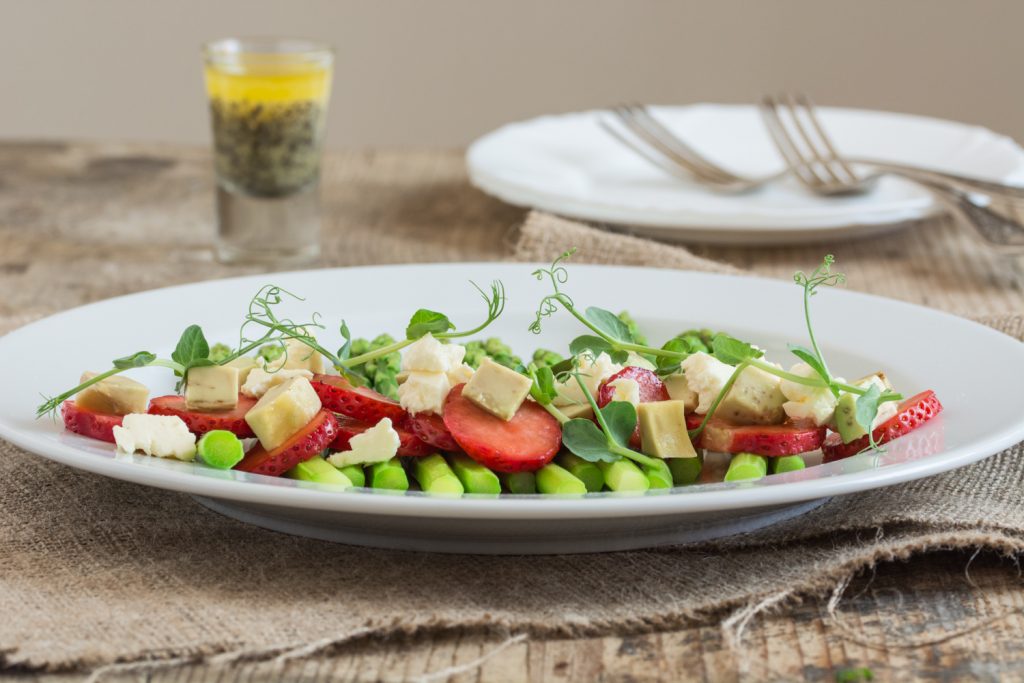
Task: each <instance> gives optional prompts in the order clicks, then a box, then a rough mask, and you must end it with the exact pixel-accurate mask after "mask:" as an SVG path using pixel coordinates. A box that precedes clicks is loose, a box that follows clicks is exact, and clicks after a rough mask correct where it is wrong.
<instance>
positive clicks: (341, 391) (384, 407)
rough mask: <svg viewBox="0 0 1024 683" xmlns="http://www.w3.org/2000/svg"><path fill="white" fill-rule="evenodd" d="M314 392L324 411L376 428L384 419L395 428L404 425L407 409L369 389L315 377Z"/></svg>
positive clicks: (342, 380)
mask: <svg viewBox="0 0 1024 683" xmlns="http://www.w3.org/2000/svg"><path fill="white" fill-rule="evenodd" d="M312 384H313V389H314V390H315V391H316V394H317V396H319V397H320V402H321V403H322V404H323V406H324V408H327V409H328V410H332V411H334V412H336V413H341V414H342V415H347V416H348V417H352V418H355V419H357V420H359V421H360V422H366V423H368V424H377V423H378V422H380V421H381V420H382V419H384V418H385V417H387V418H391V421H392V422H393V423H395V424H400V423H402V422H404V420H405V418H406V412H405V409H403V408H402V406H401V405H399V404H398V403H397V402H396V401H392V400H391V399H390V398H388V397H387V396H384V395H383V394H380V393H377V392H376V391H374V390H373V389H369V388H367V387H357V386H353V385H352V383H351V382H349V381H348V380H347V379H345V378H344V377H340V376H338V375H313V381H312Z"/></svg>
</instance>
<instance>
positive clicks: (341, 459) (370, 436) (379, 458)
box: [327, 417, 401, 467]
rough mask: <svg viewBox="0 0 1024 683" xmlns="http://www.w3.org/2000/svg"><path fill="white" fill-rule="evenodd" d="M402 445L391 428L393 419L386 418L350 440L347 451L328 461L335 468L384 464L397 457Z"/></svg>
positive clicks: (335, 454) (334, 455) (331, 457)
mask: <svg viewBox="0 0 1024 683" xmlns="http://www.w3.org/2000/svg"><path fill="white" fill-rule="evenodd" d="M400 444H401V438H400V437H399V436H398V432H396V431H395V429H394V427H392V426H391V419H390V418H387V417H385V418H384V419H382V420H381V421H380V422H378V423H377V424H375V425H374V426H373V427H370V428H369V429H367V430H366V431H365V432H363V433H362V434H356V435H355V436H353V437H352V438H351V439H349V442H348V447H349V449H348V450H347V451H341V452H340V453H334V454H332V455H331V456H330V457H329V458H327V460H328V461H330V463H331V464H332V465H334V466H335V467H347V466H349V465H368V464H371V463H375V462H384V461H386V460H390V459H391V458H393V457H395V454H396V453H398V447H399V445H400Z"/></svg>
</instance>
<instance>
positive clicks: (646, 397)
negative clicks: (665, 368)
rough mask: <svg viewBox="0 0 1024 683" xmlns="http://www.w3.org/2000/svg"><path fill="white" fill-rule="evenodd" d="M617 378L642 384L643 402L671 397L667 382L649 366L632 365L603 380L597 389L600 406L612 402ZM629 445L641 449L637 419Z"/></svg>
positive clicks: (665, 399) (641, 400)
mask: <svg viewBox="0 0 1024 683" xmlns="http://www.w3.org/2000/svg"><path fill="white" fill-rule="evenodd" d="M617 379H631V380H633V381H634V382H636V383H637V384H638V385H639V386H640V402H641V403H651V402H654V401H667V400H669V399H670V398H671V397H670V396H669V395H668V389H666V388H665V383H664V382H662V381H661V378H660V377H658V376H657V375H656V374H655V373H653V372H651V371H650V370H648V369H647V368H638V367H636V366H635V365H630V366H628V367H625V368H622V369H621V370H619V371H618V372H616V373H615V374H614V375H612V376H611V377H609V378H608V379H606V380H605V381H603V382H601V386H600V387H598V390H597V405H598V407H600V408H603V407H605V406H606V405H608V404H609V403H611V402H612V398H614V396H615V387H613V386H612V382H614V381H615V380H617ZM629 447H630V448H632V449H634V450H640V422H639V421H637V424H636V429H634V430H633V436H631V437H630V438H629Z"/></svg>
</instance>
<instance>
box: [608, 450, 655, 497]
mask: <svg viewBox="0 0 1024 683" xmlns="http://www.w3.org/2000/svg"><path fill="white" fill-rule="evenodd" d="M597 466H598V467H600V468H601V473H602V474H603V475H604V483H605V484H606V485H607V486H608V488H610V489H611V490H612V491H646V490H647V489H649V488H650V487H651V484H650V482H649V481H647V475H645V474H644V473H643V472H641V471H640V468H639V467H637V466H636V465H634V464H633V461H632V460H626V459H625V458H623V459H622V460H616V461H615V462H599V463H597Z"/></svg>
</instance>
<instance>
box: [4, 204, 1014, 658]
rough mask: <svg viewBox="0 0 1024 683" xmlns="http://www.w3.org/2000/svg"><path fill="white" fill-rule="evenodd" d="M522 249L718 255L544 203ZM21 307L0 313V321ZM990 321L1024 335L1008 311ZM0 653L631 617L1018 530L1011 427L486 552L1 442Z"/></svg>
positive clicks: (1007, 541) (594, 624) (617, 622)
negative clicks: (694, 509) (541, 546)
mask: <svg viewBox="0 0 1024 683" xmlns="http://www.w3.org/2000/svg"><path fill="white" fill-rule="evenodd" d="M516 240H517V241H516V242H515V245H514V254H515V257H517V258H520V259H525V260H547V259H549V258H550V257H551V255H552V254H553V253H556V252H558V251H560V250H562V249H564V248H566V247H568V246H572V245H575V246H580V247H582V248H583V250H582V252H581V254H580V260H583V261H586V260H597V261H600V262H619V263H635V264H650V265H668V266H673V267H680V268H692V269H700V270H722V269H725V270H730V269H728V268H723V267H722V266H720V265H718V264H715V263H714V262H712V261H709V260H706V259H702V258H699V257H697V256H694V255H693V254H691V253H689V252H687V251H686V250H684V249H682V248H677V247H667V246H665V245H660V244H658V245H656V244H653V243H650V242H647V241H645V240H639V239H636V238H631V237H626V236H616V235H609V234H607V233H604V232H601V231H596V230H593V229H591V228H588V227H585V226H582V225H579V224H575V223H572V222H568V221H561V220H559V219H555V218H552V217H549V216H544V215H542V214H535V215H533V216H531V217H530V219H529V220H528V221H527V223H526V225H525V226H524V227H523V229H522V231H521V233H520V235H519V236H518V237H517V238H516ZM32 317H35V316H34V315H32V314H24V315H22V314H14V313H12V314H10V315H8V316H6V317H4V318H0V322H2V323H3V325H4V327H6V328H7V329H10V328H13V327H15V326H17V325H19V324H22V323H24V322H27V321H28V319H30V318H32ZM985 322H986V323H987V324H990V325H992V326H993V327H995V328H996V329H1000V330H1002V331H1004V332H1006V333H1007V334H1011V335H1013V336H1016V337H1018V338H1021V337H1022V336H1024V319H1022V317H1021V316H1020V315H1006V316H996V317H990V318H988V319H986V320H985ZM0 451H2V452H0V549H2V550H0V615H2V616H3V618H2V619H0V662H2V664H3V665H4V666H7V667H10V666H26V667H39V668H49V669H69V668H84V667H94V666H97V665H104V664H109V663H112V662H132V661H140V660H153V659H158V660H159V659H165V660H167V661H170V662H174V661H180V660H183V659H184V660H189V659H202V658H205V657H209V656H211V655H218V654H219V655H220V657H219V661H227V660H230V659H232V658H235V657H245V658H256V659H259V658H272V657H279V656H282V655H285V656H288V655H305V654H311V653H315V652H318V651H319V650H320V649H321V648H325V647H328V646H330V645H331V644H334V643H342V642H345V641H346V640H348V639H351V638H354V637H362V636H367V635H380V636H388V635H392V634H396V633H409V632H428V633H429V632H441V631H446V630H449V629H453V628H459V629H480V630H488V631H499V632H503V633H509V634H517V633H525V634H529V635H531V636H555V635H559V636H574V635H603V634H611V633H614V634H617V635H624V634H628V633H631V632H640V631H647V630H651V629H670V628H673V627H676V626H680V625H682V624H684V623H687V622H689V621H692V620H695V619H706V618H712V617H714V618H723V617H724V616H726V615H727V613H728V612H729V611H731V614H732V616H731V617H730V618H729V620H728V623H727V626H728V627H730V628H733V629H739V628H741V627H742V625H743V624H744V623H745V620H746V619H748V618H749V617H750V616H752V615H753V614H754V613H756V611H758V610H760V609H764V608H766V607H769V606H777V607H778V606H784V605H785V604H786V602H787V601H789V600H794V599H797V598H798V597H800V596H802V595H807V594H811V593H820V592H827V591H829V590H832V589H834V588H835V587H836V586H842V585H843V584H844V582H845V581H846V580H847V579H848V578H849V577H850V576H851V575H852V574H853V573H854V572H856V571H858V570H860V569H863V568H865V567H867V566H870V565H872V564H873V563H875V562H877V561H880V560H884V559H891V558H898V557H904V556H907V555H909V554H911V553H914V552H920V551H924V550H929V549H935V548H954V547H955V548H964V547H967V548H974V547H986V548H992V549H995V550H998V551H1001V552H1007V553H1016V552H1019V551H1021V550H1024V511H1022V510H1021V507H1020V505H1019V500H1020V497H1021V493H1022V487H1024V463H1022V461H1021V458H1020V456H1021V447H1020V446H1017V447H1015V448H1013V449H1010V450H1008V451H1006V452H1004V453H1002V454H1000V455H998V456H996V457H993V458H990V459H988V460H986V461H984V462H982V463H979V464H977V465H974V466H972V467H969V468H966V469H963V470H960V471H957V472H952V473H949V474H946V475H942V476H938V477H934V478H931V479H927V480H923V481H919V482H915V483H911V484H906V485H901V486H897V487H892V488H888V489H884V490H880V491H875V492H870V493H866V494H860V495H855V496H849V497H844V498H839V499H835V500H833V501H831V502H829V503H827V504H826V505H824V506H822V507H820V508H818V509H817V510H815V511H813V512H811V513H809V514H807V515H805V516H803V517H802V518H799V519H796V520H792V521H790V522H787V523H785V524H782V525H779V526H776V527H774V528H771V529H768V530H765V531H761V532H758V533H757V534H753V535H749V536H739V537H734V538H730V539H726V540H723V541H719V542H716V543H708V544H704V545H701V546H699V547H677V548H662V549H657V550H650V551H637V552H628V553H618V554H607V555H592V556H566V557H558V556H555V557H478V556H443V555H436V556H435V555H428V554H413V553H404V552H396V551H382V550H372V549H364V548H355V547H348V546H340V545H332V544H328V543H323V542H318V541H310V540H305V539H300V538H293V537H288V536H284V535H280V534H275V533H271V532H267V531H263V530H260V529H256V528H252V527H248V526H245V525H242V524H240V523H237V522H234V521H231V520H228V519H225V518H222V517H219V516H217V515H215V514H213V513H211V512H209V511H207V510H206V509H204V508H202V507H200V506H199V505H197V504H195V503H194V502H193V501H192V500H191V499H189V498H188V497H187V496H183V495H180V494H175V493H169V492H164V491H157V490H151V489H146V488H142V487H138V486H134V485H130V484H124V483H120V482H116V481H109V480H105V479H102V478H99V477H96V476H93V475H90V474H86V473H82V472H78V471H74V470H71V469H68V468H64V467H61V466H58V465H55V464H52V463H50V462H47V461H45V460H43V459H41V458H38V457H35V456H31V455H29V454H27V453H24V452H22V451H20V450H18V449H15V448H13V447H12V446H10V445H8V444H3V445H0Z"/></svg>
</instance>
